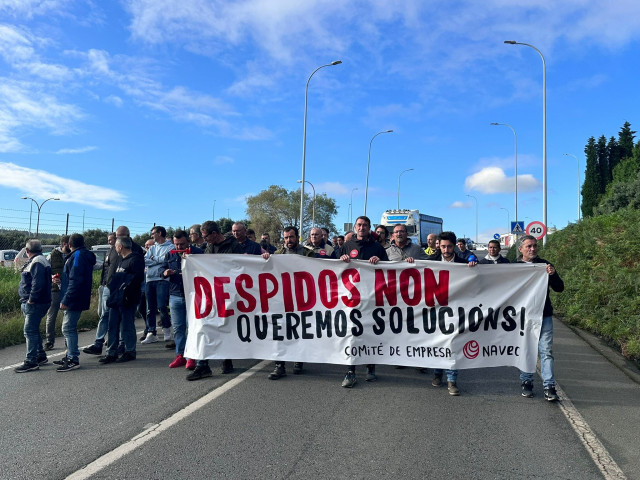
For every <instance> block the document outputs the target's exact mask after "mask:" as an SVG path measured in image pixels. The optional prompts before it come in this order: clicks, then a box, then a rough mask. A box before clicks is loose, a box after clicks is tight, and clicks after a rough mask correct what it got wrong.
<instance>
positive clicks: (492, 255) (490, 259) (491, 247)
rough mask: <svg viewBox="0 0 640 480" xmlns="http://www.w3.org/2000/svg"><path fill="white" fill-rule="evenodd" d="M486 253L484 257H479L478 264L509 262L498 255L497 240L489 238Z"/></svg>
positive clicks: (498, 243)
mask: <svg viewBox="0 0 640 480" xmlns="http://www.w3.org/2000/svg"><path fill="white" fill-rule="evenodd" d="M487 250H488V253H487V255H486V256H485V257H484V258H481V259H480V262H478V263H480V264H482V265H487V264H496V263H510V262H509V260H508V259H506V258H504V257H503V256H502V255H500V242H499V241H498V240H489V244H488V245H487Z"/></svg>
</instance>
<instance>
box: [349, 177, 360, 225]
mask: <svg viewBox="0 0 640 480" xmlns="http://www.w3.org/2000/svg"><path fill="white" fill-rule="evenodd" d="M356 190H358V187H356V188H354V189H352V190H351V203H350V204H349V223H350V224H351V229H352V230H353V192H355V191H356Z"/></svg>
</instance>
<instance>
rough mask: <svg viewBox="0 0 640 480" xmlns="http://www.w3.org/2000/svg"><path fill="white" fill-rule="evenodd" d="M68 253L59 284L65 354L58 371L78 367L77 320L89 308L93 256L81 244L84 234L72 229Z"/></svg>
mask: <svg viewBox="0 0 640 480" xmlns="http://www.w3.org/2000/svg"><path fill="white" fill-rule="evenodd" d="M69 247H70V248H71V253H70V254H69V257H68V258H67V261H66V263H65V264H64V270H63V271H62V282H61V285H60V310H62V311H63V312H64V316H63V318H62V334H63V335H64V339H65V341H66V342H67V355H66V356H65V357H64V358H63V359H62V364H61V365H60V366H59V367H58V369H57V371H58V372H69V371H71V370H75V369H76V368H80V363H79V356H80V350H79V349H78V320H79V319H80V314H81V313H82V312H83V310H89V304H90V303H91V286H92V285H91V284H92V280H93V278H92V277H93V266H94V265H95V264H96V256H95V255H94V254H93V252H91V251H89V250H87V247H85V246H84V237H83V236H82V235H80V234H79V233H74V234H73V235H71V237H69Z"/></svg>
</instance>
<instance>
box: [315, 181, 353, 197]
mask: <svg viewBox="0 0 640 480" xmlns="http://www.w3.org/2000/svg"><path fill="white" fill-rule="evenodd" d="M315 187H316V193H317V194H318V195H319V194H320V193H326V194H328V195H348V194H349V193H350V192H351V189H350V188H349V187H347V186H346V185H344V184H342V183H340V182H323V183H318V184H317V185H315ZM305 191H306V192H307V193H308V192H309V189H308V188H307V187H305Z"/></svg>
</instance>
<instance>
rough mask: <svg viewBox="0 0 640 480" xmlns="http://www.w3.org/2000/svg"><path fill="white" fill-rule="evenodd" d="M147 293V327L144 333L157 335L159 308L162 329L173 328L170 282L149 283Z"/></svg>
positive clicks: (146, 288)
mask: <svg viewBox="0 0 640 480" xmlns="http://www.w3.org/2000/svg"><path fill="white" fill-rule="evenodd" d="M145 293H146V296H147V325H146V328H145V330H144V331H145V333H153V334H154V335H155V334H156V313H158V308H159V309H160V318H161V320H162V327H163V328H169V327H171V320H170V319H169V282H166V281H164V280H157V281H155V282H147V284H146V286H145Z"/></svg>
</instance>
